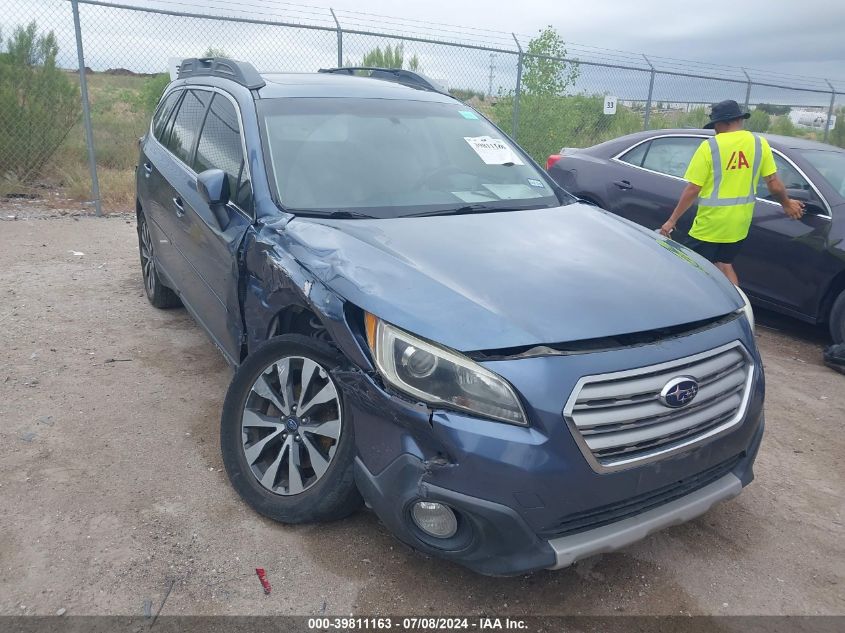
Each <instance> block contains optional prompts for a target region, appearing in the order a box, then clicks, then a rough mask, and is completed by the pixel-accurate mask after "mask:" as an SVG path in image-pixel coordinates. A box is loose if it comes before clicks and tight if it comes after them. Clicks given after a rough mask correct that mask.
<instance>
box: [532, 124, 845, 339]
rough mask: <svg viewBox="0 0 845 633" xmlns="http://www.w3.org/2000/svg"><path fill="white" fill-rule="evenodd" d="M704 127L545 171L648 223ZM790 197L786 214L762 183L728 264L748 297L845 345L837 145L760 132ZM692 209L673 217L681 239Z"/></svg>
mask: <svg viewBox="0 0 845 633" xmlns="http://www.w3.org/2000/svg"><path fill="white" fill-rule="evenodd" d="M712 135H713V132H712V131H709V130H653V131H650V132H641V133H638V134H630V135H628V136H623V137H620V138H617V139H615V140H612V141H608V142H606V143H602V144H600V145H595V146H593V147H589V148H587V149H565V150H563V153H562V154H560V155H555V156H553V157H550V159H549V162H548V163H547V166H548V168H549V174H550V175H551V177H552V178H554V180H555V181H556V182H557V183H559V184H560V185H561V186H563V187H565V188H566V189H567V190H568V191H570V192H572V193H573V194H575V195H577V196H579V197H580V198H582V199H584V200H587V201H590V202H592V203H594V204H597V205H598V206H600V207H602V208H604V209H608V210H610V211H612V212H613V213H616V214H618V215H620V216H622V217H624V218H627V219H629V220H632V221H634V222H636V223H637V224H640V225H642V226H644V227H647V228H649V229H657V228H659V227H660V226H661V225H662V224H663V223H664V222H665V221H666V220H667V218H668V217H669V215H670V214H671V213H672V209H673V208H674V207H675V203H676V202H677V201H678V198H679V197H680V195H681V191H682V190H683V188H684V185H685V184H686V183H685V182H684V180H683V175H684V172H685V171H686V168H687V165H688V164H689V161H690V159H691V158H692V155H693V153H694V152H695V150H696V148H697V147H698V146H699V144H700V143H701V141H702V139H705V138H707V137H708V136H712ZM763 136H765V137H766V138H767V139H768V141H769V144H770V145H771V146H772V151H773V153H774V156H775V163H776V164H777V169H778V175H779V176H780V178H781V180H783V182H784V184H785V186H786V187H787V189H788V192H789V195H790V197H791V198H795V199H797V200H802V201H803V202H804V203H805V204H806V214H805V215H804V217H803V218H802V219H801V220H800V221H797V222H796V221H794V220H790V219H789V218H788V217H786V216H785V215H784V213H783V210H782V209H781V206H780V204H779V203H778V202H777V201H775V200H774V199H772V198H771V194H770V193H769V191H768V189H767V188H766V185H765V183H764V182H763V181H762V180H761V181H760V185H759V187H758V190H757V196H758V197H757V205H756V207H755V209H754V220H753V223H752V226H751V232H750V233H749V235H748V239H747V240H746V242H745V246H744V247H743V250H742V251H741V252H740V254H739V256H738V257H737V259H736V262H735V267H736V271H737V273H738V275H739V279H740V283H741V284H742V288H743V290H745V291H746V293H748V295H749V296H750V297H751V299H752V300H753V301H754V303H757V304H759V305H761V306H764V307H766V308H770V309H773V310H776V311H778V312H782V313H784V314H788V315H791V316H794V317H797V318H799V319H801V320H803V321H807V322H809V323H826V324H827V325H828V326H829V328H830V334H831V336H832V337H833V340H834V342H836V343H842V342H843V341H845V150H842V149H839V148H837V147H833V146H832V145H825V144H822V143H816V142H814V141H808V140H804V139H800V138H793V137H787V136H773V135H770V134H764V135H763ZM694 211H695V209H692V210H691V211H690V212H688V213H687V214H686V215H685V216H684V217H683V218H682V219H681V222H679V223H678V227H677V228H676V230H675V233H673V237H674V238H675V239H677V240H679V241H682V240H683V238H684V237H685V236H686V233H687V231H688V230H689V228H690V225H691V224H692V219H693V217H694V216H695V212H694Z"/></svg>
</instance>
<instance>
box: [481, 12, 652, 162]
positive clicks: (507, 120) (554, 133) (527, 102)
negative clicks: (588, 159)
mask: <svg viewBox="0 0 845 633" xmlns="http://www.w3.org/2000/svg"><path fill="white" fill-rule="evenodd" d="M524 64H525V68H524V72H523V85H522V93H521V95H520V99H519V130H518V134H517V140H518V141H519V144H520V145H521V146H522V147H523V148H525V150H526V151H527V152H528V153H529V154H530V155H531V156H532V157H533V158H534V159H535V160H536V161H537V162H539V163H541V164H542V163H543V162H545V160H546V157H547V156H548V155H549V154H556V153H557V152H558V151H559V150H560V148H561V147H563V146H569V147H585V146H587V145H593V144H595V143H599V142H601V141H605V140H608V139H611V138H614V137H616V136H620V135H622V134H628V133H630V132H634V131H636V130H641V129H642V126H643V119H642V114H641V113H638V112H635V111H634V110H633V109H632V108H628V107H626V106H624V105H621V104H620V105H618V106H617V108H616V114H604V95H602V94H592V95H589V94H574V92H575V91H574V88H575V83H576V81H577V80H578V77H579V67H578V63H577V62H575V61H567V60H566V47H565V45H564V42H563V39H562V38H561V37H560V36H559V35H558V34H557V32H556V31H555V30H554V29H553V28H551V27H548V28H546V29H544V30H542V31H540V34H539V35H538V36H537V37H536V38H534V39H532V40H531V41H530V42H529V44H528V48H527V50H526V55H525V57H524ZM514 106H515V95H514V93H513V92H509V93H500V94H499V95H498V97H497V98H496V100H495V103H494V104H493V106H492V107H491V109H490V116H491V118H492V119H493V120H494V121H495V122H496V123H497V124H498V125H499V126H500V127H501V128H502V129H503V130H505V132H508V133H511V134H512V132H513V129H512V121H513V111H514Z"/></svg>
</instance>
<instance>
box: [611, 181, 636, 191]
mask: <svg viewBox="0 0 845 633" xmlns="http://www.w3.org/2000/svg"><path fill="white" fill-rule="evenodd" d="M613 184H614V185H616V186H617V187H618V188H619V189H622V190H623V191H625V190H628V189H633V188H634V186H633V185H632V184H631V182H630V181H629V180H616V181H614V183H613Z"/></svg>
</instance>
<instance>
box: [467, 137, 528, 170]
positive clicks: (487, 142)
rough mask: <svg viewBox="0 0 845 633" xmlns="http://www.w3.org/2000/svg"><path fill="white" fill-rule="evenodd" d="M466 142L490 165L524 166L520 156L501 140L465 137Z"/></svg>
mask: <svg viewBox="0 0 845 633" xmlns="http://www.w3.org/2000/svg"><path fill="white" fill-rule="evenodd" d="M464 140H465V141H466V142H467V143H469V146H470V147H471V148H472V149H473V151H474V152H475V153H476V154H478V156H479V157H480V158H481V160H483V161H484V162H485V163H486V164H488V165H507V164H511V165H524V164H525V163H523V162H522V160H520V158H519V155H518V154H517V153H516V152H515V151H513V149H512V148H511V146H510V145H508V144H507V143H505V142H504V141H503V140H502V139H500V138H492V137H490V136H465V137H464Z"/></svg>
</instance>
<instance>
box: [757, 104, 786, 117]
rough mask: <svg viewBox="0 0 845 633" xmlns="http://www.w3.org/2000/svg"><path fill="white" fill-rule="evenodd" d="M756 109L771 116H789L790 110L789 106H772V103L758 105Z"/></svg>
mask: <svg viewBox="0 0 845 633" xmlns="http://www.w3.org/2000/svg"><path fill="white" fill-rule="evenodd" d="M757 109H758V110H762V111H763V112H765V113H766V114H771V115H775V116H782V115H784V114H789V111H790V110H791V109H792V108H790V107H789V106H784V105H774V104H772V103H758V104H757Z"/></svg>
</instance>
